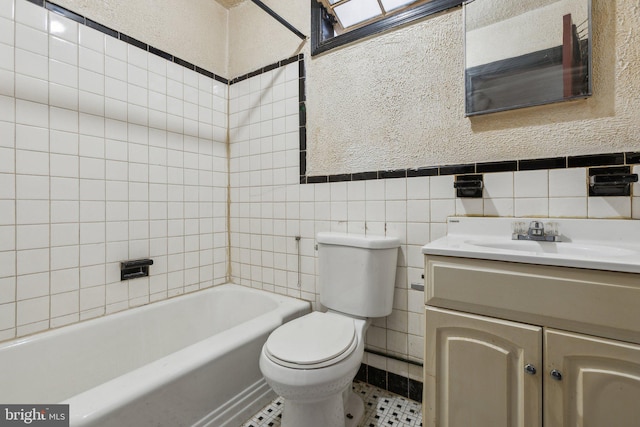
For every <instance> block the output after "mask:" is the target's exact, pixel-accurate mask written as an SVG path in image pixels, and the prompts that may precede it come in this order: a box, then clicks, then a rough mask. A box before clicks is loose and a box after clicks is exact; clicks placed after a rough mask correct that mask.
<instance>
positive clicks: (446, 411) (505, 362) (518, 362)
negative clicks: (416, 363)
mask: <svg viewBox="0 0 640 427" xmlns="http://www.w3.org/2000/svg"><path fill="white" fill-rule="evenodd" d="M425 319H426V320H425V321H426V329H425V392H424V394H425V396H424V402H425V403H424V409H423V420H424V421H425V425H426V426H428V427H540V426H541V425H542V424H541V419H542V415H541V414H542V407H541V404H542V395H541V394H542V376H541V373H540V370H541V368H542V363H541V360H542V329H541V328H539V327H536V326H530V325H525V324H520V323H515V322H509V321H504V320H499V319H492V318H487V317H482V316H476V315H471V314H466V313H459V312H455V311H448V310H442V309H437V308H432V307H427V308H426V316H425Z"/></svg>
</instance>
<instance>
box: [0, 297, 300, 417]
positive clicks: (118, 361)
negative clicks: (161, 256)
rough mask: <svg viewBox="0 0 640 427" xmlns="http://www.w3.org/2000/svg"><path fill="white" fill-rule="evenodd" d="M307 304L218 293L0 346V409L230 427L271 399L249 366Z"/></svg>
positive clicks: (256, 371)
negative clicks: (45, 407) (50, 409)
mask: <svg viewBox="0 0 640 427" xmlns="http://www.w3.org/2000/svg"><path fill="white" fill-rule="evenodd" d="M309 310H310V306H309V303H307V302H304V301H300V300H296V299H293V298H289V297H284V296H280V295H276V294H272V293H268V292H264V291H258V290H254V289H250V288H246V287H243V286H238V285H233V284H226V285H221V286H217V287H214V288H211V289H207V290H203V291H199V292H195V293H193V294H189V295H184V296H180V297H177V298H173V299H170V300H166V301H162V302H158V303H154V304H150V305H146V306H143V307H139V308H135V309H132V310H128V311H124V312H121V313H117V314H113V315H109V316H105V317H101V318H98V319H94V320H90V321H87V322H82V323H78V324H74V325H70V326H66V327H63V328H60V329H57V330H51V331H47V332H44V333H41V334H37V335H33V336H30V337H26V338H21V339H17V340H14V341H9V342H5V343H2V344H0V378H1V382H2V387H0V403H2V404H7V403H20V404H52V403H63V404H69V410H70V417H69V418H70V425H71V426H118V427H129V426H131V427H138V426H146V425H149V426H151V425H153V426H171V427H175V426H212V427H222V426H234V427H235V426H238V425H240V424H242V422H244V421H246V420H247V419H249V418H250V417H251V416H252V415H253V414H254V413H255V412H257V411H258V410H259V409H260V408H261V407H262V406H264V405H265V404H266V403H267V402H268V401H269V400H270V399H272V398H273V396H274V394H273V392H272V391H271V390H270V388H269V387H268V386H267V385H266V383H265V382H264V379H263V378H262V375H261V373H260V369H259V367H258V360H259V356H260V351H261V348H262V345H263V344H264V342H265V341H266V339H267V336H268V335H269V333H270V332H271V331H272V330H273V329H275V328H276V327H277V326H279V325H281V324H282V323H284V322H287V321H289V320H291V319H293V318H295V317H298V316H300V315H303V314H306V313H308V312H309Z"/></svg>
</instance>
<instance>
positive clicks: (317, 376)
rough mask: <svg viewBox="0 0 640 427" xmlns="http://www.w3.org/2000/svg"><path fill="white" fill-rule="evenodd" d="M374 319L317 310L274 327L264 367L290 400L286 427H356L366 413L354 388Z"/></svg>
mask: <svg viewBox="0 0 640 427" xmlns="http://www.w3.org/2000/svg"><path fill="white" fill-rule="evenodd" d="M369 324H370V321H369V320H367V319H358V318H352V317H350V316H346V315H343V314H338V313H332V312H327V313H321V312H313V313H310V314H308V315H306V316H303V317H300V318H298V319H295V320H293V321H291V322H288V323H286V324H284V325H283V326H281V327H280V328H278V329H277V330H276V331H274V332H273V333H272V334H271V335H270V336H269V339H268V340H267V342H266V343H265V344H264V346H263V348H262V354H261V356H260V370H261V371H262V374H263V375H264V377H265V379H266V381H267V383H268V384H269V385H270V386H271V388H272V389H273V390H274V391H275V392H276V393H277V394H278V395H280V396H282V397H283V398H284V399H285V403H284V409H283V414H282V423H281V425H282V427H351V426H355V425H356V424H357V422H358V420H360V418H361V417H362V414H363V413H364V406H363V403H362V399H360V397H359V396H357V395H356V394H355V393H353V392H352V390H351V383H352V381H353V378H354V377H355V376H356V373H357V372H358V369H359V368H360V363H361V361H362V355H363V353H364V336H365V333H366V329H367V327H368V326H369Z"/></svg>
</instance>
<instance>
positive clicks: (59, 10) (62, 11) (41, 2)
mask: <svg viewBox="0 0 640 427" xmlns="http://www.w3.org/2000/svg"><path fill="white" fill-rule="evenodd" d="M27 1H28V2H30V3H32V4H35V5H37V6H40V7H44V8H45V9H47V10H49V11H51V12H54V13H56V14H58V15H60V16H63V17H65V18H68V19H71V20H73V21H75V22H78V23H80V24H82V25H86V26H87V27H90V28H93V29H94V30H97V31H100V32H101V33H103V34H106V35H108V36H110V37H113V38H116V39H119V40H122V41H123V42H125V43H128V44H130V45H132V46H136V47H138V48H140V49H142V50H145V51H147V52H149V53H152V54H154V55H157V56H160V57H161V58H164V59H166V60H167V61H169V62H173V63H175V64H178V65H181V66H183V67H185V68H188V69H190V70H193V71H195V72H196V73H198V74H202V75H204V76H207V77H209V78H212V79H214V80H216V81H219V82H220V83H224V84H226V85H229V84H231V83H230V81H229V79H226V78H224V77H222V76H219V75H217V74H215V73H212V72H211V71H208V70H205V69H204V68H200V67H197V66H195V65H194V64H192V63H190V62H187V61H185V60H183V59H180V58H178V57H176V56H173V55H171V54H170V53H167V52H164V51H162V50H160V49H157V48H155V47H153V46H149V45H148V44H146V43H144V42H142V41H140V40H137V39H135V38H133V37H131V36H128V35H126V34H124V33H121V32H119V31H116V30H114V29H112V28H109V27H106V26H104V25H102V24H100V23H98V22H96V21H93V20H91V19H89V18H87V17H86V16H83V15H80V14H77V13H75V12H73V11H71V10H69V9H67V8H65V7H62V6H60V5H57V4H55V3H52V2H50V1H46V0H27ZM298 56H300V55H298ZM295 58H296V60H297V58H298V57H297V56H296V57H295ZM289 59H291V58H289Z"/></svg>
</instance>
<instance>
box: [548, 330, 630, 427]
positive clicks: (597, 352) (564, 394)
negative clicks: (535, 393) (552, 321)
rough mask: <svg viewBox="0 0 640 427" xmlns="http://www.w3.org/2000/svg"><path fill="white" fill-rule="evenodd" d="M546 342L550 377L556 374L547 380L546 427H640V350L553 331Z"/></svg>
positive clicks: (620, 344)
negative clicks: (639, 426)
mask: <svg viewBox="0 0 640 427" xmlns="http://www.w3.org/2000/svg"><path fill="white" fill-rule="evenodd" d="M544 339H545V343H544V361H545V362H544V363H545V372H546V373H556V376H552V375H550V374H547V376H546V377H543V383H544V389H543V395H544V403H543V407H544V409H545V411H544V425H545V426H554V427H574V426H581V427H601V426H606V427H630V426H638V425H640V346H639V345H634V344H628V343H623V342H619V341H612V340H607V339H602V338H597V337H591V336H585V335H581V334H573V333H570V332H564V331H557V330H552V329H548V330H545V333H544ZM558 373H559V374H558ZM557 375H561V377H560V378H558V377H557Z"/></svg>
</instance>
